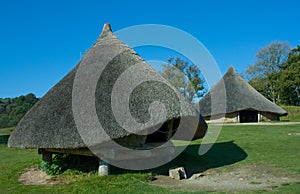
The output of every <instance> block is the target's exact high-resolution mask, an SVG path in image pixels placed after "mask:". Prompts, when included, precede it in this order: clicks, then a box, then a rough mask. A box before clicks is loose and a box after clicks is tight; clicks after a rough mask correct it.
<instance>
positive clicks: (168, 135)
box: [166, 120, 174, 141]
mask: <svg viewBox="0 0 300 194" xmlns="http://www.w3.org/2000/svg"><path fill="white" fill-rule="evenodd" d="M173 123H174V120H170V121H168V129H167V137H166V138H167V141H168V140H169V139H170V138H171V137H172V133H173Z"/></svg>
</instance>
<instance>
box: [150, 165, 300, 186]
mask: <svg viewBox="0 0 300 194" xmlns="http://www.w3.org/2000/svg"><path fill="white" fill-rule="evenodd" d="M297 180H299V177H298V179H297V178H296V177H293V176H288V175H287V174H284V173H280V172H275V171H274V170H273V169H272V168H271V167H268V166H264V165H260V166H258V165H247V166H239V167H236V168H233V169H231V170H230V171H214V170H207V171H205V172H203V173H199V174H194V175H193V176H192V177H190V178H189V179H185V180H174V179H171V178H169V177H168V176H161V175H159V176H156V177H155V180H154V181H153V184H155V185H158V186H162V187H166V188H170V189H183V190H202V191H203V190H210V191H231V192H234V191H246V190H262V189H263V190H273V189H274V188H277V187H278V186H280V185H284V184H287V183H291V182H296V181H297Z"/></svg>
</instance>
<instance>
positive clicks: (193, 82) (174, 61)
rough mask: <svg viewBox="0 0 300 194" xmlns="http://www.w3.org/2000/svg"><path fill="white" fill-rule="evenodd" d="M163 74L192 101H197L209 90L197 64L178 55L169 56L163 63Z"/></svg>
mask: <svg viewBox="0 0 300 194" xmlns="http://www.w3.org/2000/svg"><path fill="white" fill-rule="evenodd" d="M162 76H163V77H164V78H165V79H167V80H168V81H169V82H170V83H171V84H172V85H173V86H174V87H176V88H177V89H178V91H179V92H180V93H181V94H182V95H183V96H184V97H185V98H186V99H187V100H188V101H189V102H191V103H195V102H196V100H197V99H198V98H199V97H201V96H203V95H204V94H205V93H206V91H207V90H206V88H205V87H204V80H203V79H202V76H201V71H200V70H199V69H198V68H197V66H196V65H194V64H191V63H188V62H187V61H184V60H182V59H180V58H178V57H177V58H169V59H168V63H167V64H163V72H162Z"/></svg>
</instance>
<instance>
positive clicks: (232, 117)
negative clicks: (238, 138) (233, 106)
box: [204, 112, 239, 123]
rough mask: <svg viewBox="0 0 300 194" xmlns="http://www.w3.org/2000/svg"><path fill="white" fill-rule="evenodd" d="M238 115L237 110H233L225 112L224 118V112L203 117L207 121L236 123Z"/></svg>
mask: <svg viewBox="0 0 300 194" xmlns="http://www.w3.org/2000/svg"><path fill="white" fill-rule="evenodd" d="M238 115H239V114H238V112H233V113H226V114H225V118H224V114H218V115H214V116H212V117H204V119H205V121H206V122H207V123H221V122H225V123H237V122H238V121H239V120H238Z"/></svg>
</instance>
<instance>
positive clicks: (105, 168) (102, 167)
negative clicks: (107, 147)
mask: <svg viewBox="0 0 300 194" xmlns="http://www.w3.org/2000/svg"><path fill="white" fill-rule="evenodd" d="M107 175H109V164H108V163H107V162H105V161H103V160H100V161H99V168H98V176H107Z"/></svg>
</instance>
